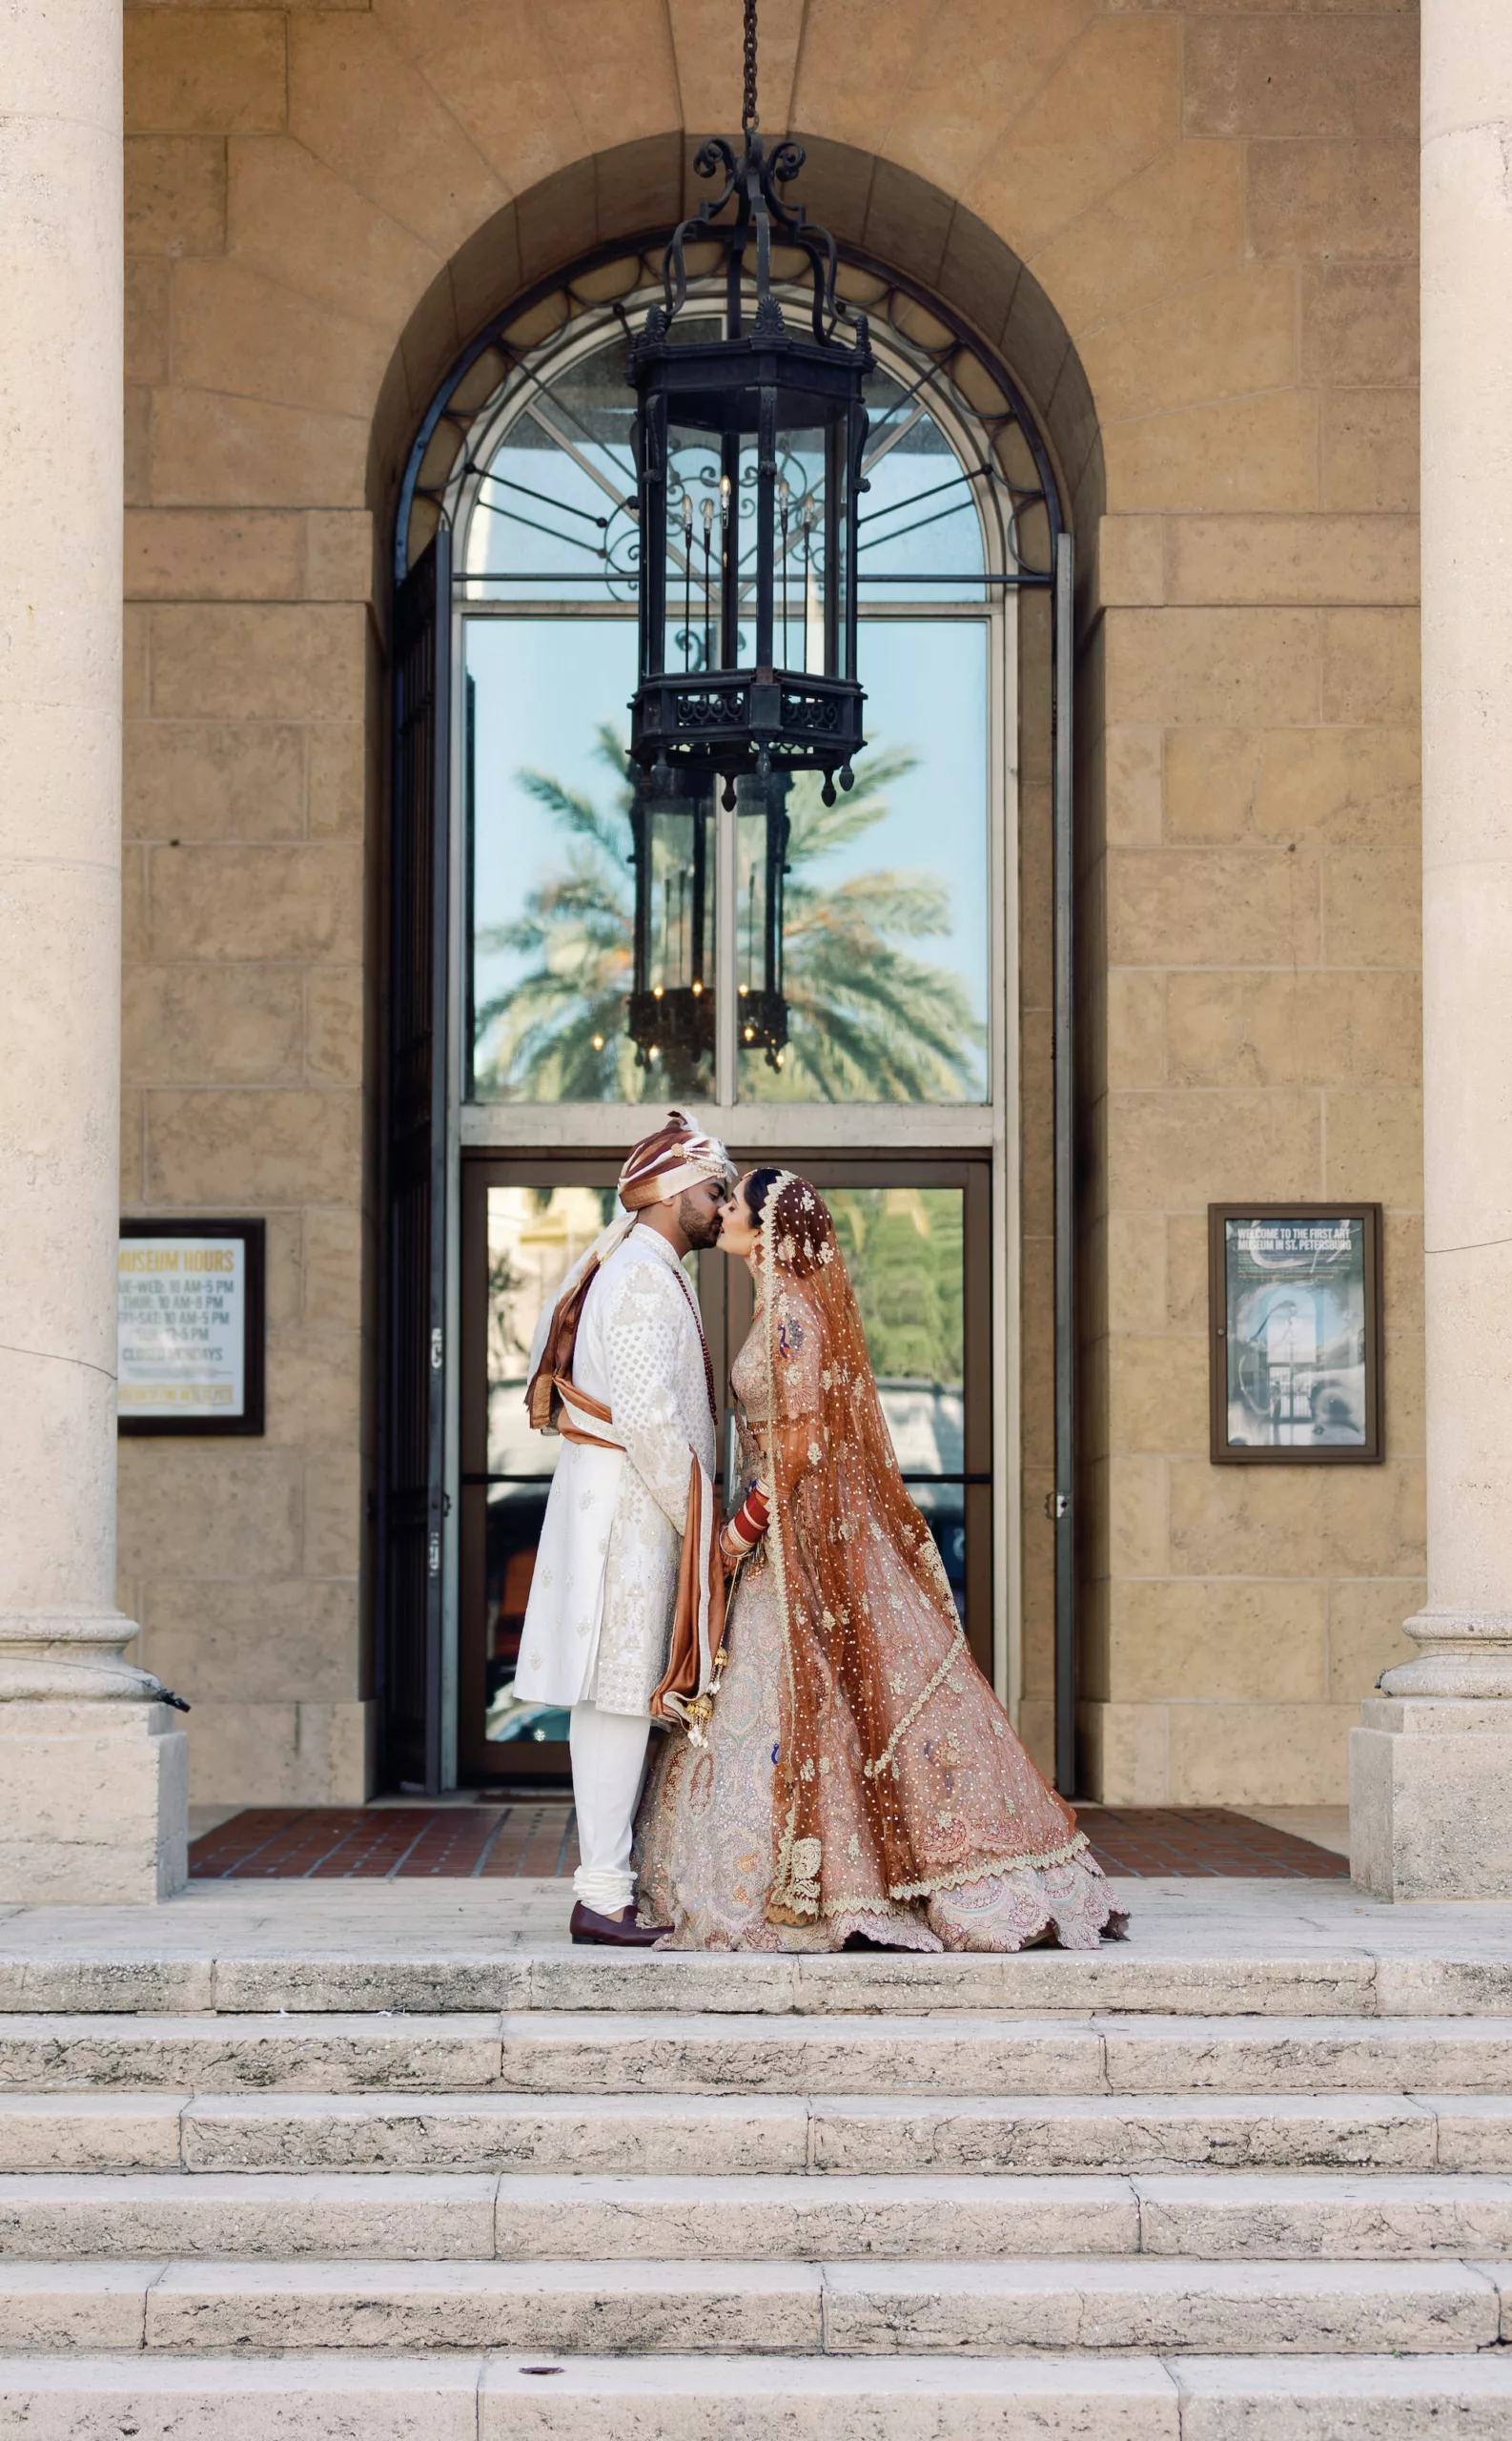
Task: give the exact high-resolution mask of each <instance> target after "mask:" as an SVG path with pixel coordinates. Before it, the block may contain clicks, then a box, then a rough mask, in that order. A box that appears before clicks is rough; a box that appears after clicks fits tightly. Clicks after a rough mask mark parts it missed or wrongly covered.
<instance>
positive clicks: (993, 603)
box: [404, 258, 1051, 1105]
mask: <svg viewBox="0 0 1512 2441" xmlns="http://www.w3.org/2000/svg"><path fill="white" fill-rule="evenodd" d="M646 272H647V265H646V263H645V261H644V258H625V259H624V260H623V261H622V262H620V263H617V264H612V265H608V266H605V267H604V268H603V270H601V271H600V272H599V273H597V274H593V275H585V276H583V277H582V278H580V279H579V280H577V281H576V282H574V283H570V284H568V285H567V286H564V287H563V288H562V289H561V290H559V291H557V292H555V293H554V295H553V296H552V297H548V298H546V299H545V300H544V301H542V302H541V303H538V304H537V305H536V306H535V307H533V308H532V309H531V311H530V313H529V314H527V315H526V316H524V317H522V318H521V319H520V320H519V321H517V322H516V323H514V324H512V325H509V326H506V328H505V331H504V332H503V334H502V336H501V338H500V339H498V340H497V341H496V342H495V343H494V344H493V345H492V346H490V347H488V348H485V349H484V350H483V351H482V352H481V353H480V355H479V356H478V358H477V360H476V362H475V363H474V364H473V365H472V366H471V367H470V368H468V370H467V371H466V372H465V374H464V376H463V377H462V379H460V381H459V383H458V384H457V386H456V388H455V390H454V391H453V393H452V395H451V397H450V399H449V400H448V401H447V404H446V407H445V409H444V411H443V412H442V414H441V415H440V418H439V422H438V424H437V426H436V427H435V429H434V430H433V432H432V434H431V436H430V439H429V446H428V448H427V451H426V454H425V457H424V459H423V462H421V465H420V469H419V484H418V485H417V486H416V487H415V488H414V489H413V490H412V491H411V493H410V495H409V497H408V498H407V500H406V502H405V504H404V509H405V519H406V521H407V523H406V528H405V530H406V534H407V539H408V542H409V545H410V548H411V550H412V552H413V551H414V550H415V549H418V547H419V544H420V543H421V542H422V541H423V539H424V537H425V534H426V532H427V530H428V528H430V527H433V526H434V523H435V520H436V517H437V516H438V514H441V513H444V514H446V515H447V516H448V517H449V519H450V522H451V523H452V527H453V532H454V538H455V539H454V549H453V564H454V569H455V574H456V589H457V594H458V615H459V618H460V639H459V646H460V649H459V655H458V659H459V665H460V671H461V689H462V703H461V706H460V708H461V710H462V713H463V719H462V723H461V740H462V744H461V754H460V789H461V796H462V831H463V836H462V840H461V843H460V844H461V847H462V863H463V868H464V875H465V879H464V890H463V899H464V906H463V916H462V930H463V942H464V946H463V968H464V1004H465V1005H464V1009H463V1012H462V1028H461V1031H462V1036H463V1052H464V1065H465V1071H466V1073H465V1077H464V1079H463V1091H464V1095H465V1097H467V1098H468V1099H470V1100H472V1101H473V1102H475V1103H483V1104H496V1105H497V1104H521V1103H524V1104H536V1105H540V1104H542V1103H548V1104H561V1103H578V1104H584V1103H585V1104H598V1105H603V1104H605V1103H625V1102H640V1101H664V1100H665V1099H666V1098H667V1097H668V1096H669V1095H677V1096H683V1097H688V1098H690V1099H694V1100H698V1101H701V1102H709V1101H715V1100H727V1099H731V1098H733V1099H735V1100H738V1101H741V1102H746V1103H749V1102H772V1101H783V1102H806V1103H810V1104H812V1103H815V1102H828V1103H842V1104H856V1103H871V1104H877V1103H895V1102H907V1103H913V1104H953V1105H961V1104H976V1105H982V1104H986V1103H989V1102H991V1100H992V1099H993V1098H994V1077H995V1074H996V1071H997V1069H998V1066H999V1064H1000V1062H1001V1058H1002V1042H1001V1039H1000V1034H1001V1029H1000V1027H999V1025H998V1024H997V1022H996V1009H997V996H996V995H997V987H996V986H995V985H994V974H996V973H997V968H998V965H999V962H1000V959H1001V954H1002V951H1001V943H1000V942H999V941H998V939H997V938H996V937H995V936H996V933H997V932H998V931H999V929H1000V926H1001V919H1002V912H1003V875H1004V872H1005V870H1006V868H1005V865H1004V857H1005V854H1006V852H1007V849H1006V844H1005V839H1006V832H1007V828H1008V826H1007V819H1006V818H1007V814H1008V810H1009V800H1010V796H1011V777H1012V762H1013V755H1012V749H1011V721H1010V718H1009V714H1010V712H1011V636H1012V621H1013V602H1014V587H1015V586H1016V585H1021V584H1023V583H1024V582H1026V581H1028V582H1030V583H1034V582H1042V581H1043V578H1044V576H1045V575H1047V574H1048V570H1049V558H1050V547H1051V546H1050V532H1049V523H1048V510H1047V499H1046V482H1045V470H1044V467H1043V463H1042V461H1041V460H1040V459H1039V456H1038V453H1037V451H1036V448H1035V445H1034V443H1033V442H1032V439H1031V436H1030V434H1029V431H1028V429H1027V427H1026V424H1025V422H1024V421H1023V420H1022V418H1021V416H1020V414H1019V412H1018V411H1017V408H1016V402H1015V401H1014V400H1012V399H1011V397H1010V396H1009V395H1008V392H1007V388H1006V384H1004V383H1002V382H1000V381H999V380H998V379H995V378H994V374H993V372H992V371H991V369H990V368H989V366H988V364H987V362H986V361H985V359H983V357H982V356H981V355H979V354H977V353H974V352H973V351H972V350H971V348H970V347H969V346H967V345H964V344H963V343H962V340H961V338H960V335H959V334H958V333H955V332H952V331H951V330H950V329H948V328H947V326H946V325H945V324H944V323H943V322H942V321H940V320H939V319H938V318H935V317H933V316H931V315H930V313H929V312H928V311H927V309H926V308H925V307H923V306H922V305H921V304H920V303H919V302H918V301H917V300H916V299H914V298H913V297H909V296H906V295H903V294H902V293H900V292H899V291H897V290H896V289H894V288H893V287H891V286H890V285H889V282H888V281H887V280H886V279H885V278H883V277H881V276H880V275H873V274H871V273H869V272H865V271H862V270H860V269H857V268H855V267H853V266H852V267H847V268H846V270H845V271H844V272H843V275H842V277H843V283H844V285H845V286H846V287H847V289H848V293H849V294H850V296H851V297H852V299H853V301H856V302H859V303H860V304H862V305H863V306H864V307H866V309H867V310H868V312H869V313H870V314H871V316H872V341H873V346H874V348H875V351H876V354H877V357H878V359H879V365H880V370H879V373H878V376H877V378H876V379H875V381H874V383H873V384H872V385H871V386H870V395H869V397H868V411H869V416H870V429H869V434H868V444H867V452H866V461H865V471H866V481H867V484H868V492H867V497H866V500H865V502H864V504H863V520H862V525H861V553H860V572H861V573H860V605H861V628H860V646H859V650H860V674H861V678H862V682H863V684H864V686H865V687H866V689H867V698H868V702H867V738H868V743H867V748H866V751H865V753H864V754H863V755H862V756H861V757H860V758H859V759H858V761H857V765H856V779H855V786H854V788H853V790H850V791H849V792H848V794H842V795H841V796H840V797H839V798H838V800H837V801H836V803H834V804H833V805H830V806H827V805H826V804H825V803H824V802H823V796H822V790H821V783H820V780H819V778H818V777H817V776H816V775H814V776H811V775H807V774H806V775H803V776H801V777H799V778H798V779H797V780H796V781H795V782H794V783H793V785H792V789H791V794H790V797H789V799H788V801H787V816H788V822H789V829H788V831H787V871H786V874H785V875H784V877H783V883H782V895H781V935H782V937H781V941H780V944H779V954H780V966H781V975H782V987H783V993H784V995H785V998H786V1002H787V1042H786V1044H785V1045H784V1047H783V1048H782V1050H781V1052H780V1054H779V1055H778V1056H773V1054H772V1052H771V1050H770V1048H769V1047H767V1048H765V1049H764V1047H763V1045H762V1044H761V1042H760V1041H749V1042H747V1041H746V1040H745V1039H744V1038H742V1030H740V1029H739V1028H737V1033H736V1039H737V1041H739V1043H740V1051H739V1056H738V1060H737V1062H736V1073H735V1077H734V1079H733V1087H734V1090H733V1094H732V1095H731V1094H730V1093H729V1091H728V1087H727V1083H726V1089H725V1092H724V1093H721V1092H720V1091H719V1090H718V1080H717V1079H716V1076H715V1071H714V1058H713V1053H712V1050H711V1049H710V1048H708V1047H707V1046H706V1045H705V1044H700V1043H697V1042H693V1043H690V1044H689V1045H687V1046H685V1047H684V1048H678V1047H677V1046H672V1047H671V1048H670V1049H664V1050H658V1049H657V1048H655V1047H653V1048H652V1049H651V1050H650V1051H649V1053H648V1052H647V1050H646V1048H645V1047H644V1043H643V1044H641V1045H640V1046H638V1044H637V1042H636V1041H635V1040H634V1039H633V1038H632V1036H631V1034H630V1032H629V1029H628V1023H627V1007H628V1001H629V995H630V993H631V989H632V977H633V973H634V969H635V964H636V947H637V943H636V925H637V920H638V912H639V921H640V923H641V926H642V928H643V934H644V937H643V939H642V942H641V961H642V967H643V972H644V977H645V980H646V982H647V984H648V985H649V988H650V989H651V990H652V991H653V992H654V991H656V990H658V989H665V990H673V989H677V988H679V987H682V988H683V989H684V991H685V989H686V988H687V987H689V986H690V984H693V983H694V982H695V979H696V987H697V989H698V990H699V991H705V990H706V991H708V992H710V993H712V994H715V995H730V994H733V995H735V996H736V999H737V1002H738V1001H739V999H740V997H741V996H742V995H744V994H745V993H746V992H747V991H749V990H750V989H752V988H753V985H754V979H755V977H756V976H757V974H758V971H759V970H761V969H762V933H763V927H764V925H765V924H766V913H767V911H766V891H767V887H768V883H769V880H770V876H769V875H768V873H767V872H766V870H765V867H764V859H763V855H762V852H761V842H762V839H763V835H764V826H763V825H762V824H760V823H756V822H747V821H746V820H744V819H741V820H737V821H732V822H730V823H728V824H726V825H725V826H723V827H720V826H717V825H714V824H709V825H704V824H701V823H700V822H699V821H698V820H696V819H695V818H694V817H692V816H691V815H690V816H689V817H688V818H687V819H686V820H685V821H684V822H682V823H681V824H680V823H677V822H663V823H661V824H660V825H658V826H657V829H656V833H655V836H654V838H649V837H644V854H645V856H646V858H647V860H648V864H649V870H648V871H647V872H645V874H644V876H643V877H642V880H641V888H640V892H639V911H638V893H637V873H636V870H635V863H634V848H635V841H634V830H633V826H632V821H631V809H632V804H633V790H632V787H631V773H630V769H629V767H628V766H627V763H626V756H625V741H626V736H627V730H628V714H627V709H626V707H627V702H628V698H629V696H630V693H631V691H632V689H633V687H634V685H635V676H636V586H637V575H638V564H639V535H638V532H637V527H636V521H635V483H634V468H633V462H632V456H631V422H632V411H633V406H634V397H635V394H634V391H633V390H632V388H631V387H630V384H629V381H628V379H627V359H628V351H629V346H630V342H631V338H632V336H633V333H634V331H635V329H636V327H637V325H638V322H639V320H640V318H641V316H642V315H643V314H644V310H645V307H646V305H647V304H648V303H649V301H650V297H651V294H652V293H653V292H652V291H651V289H650V287H649V285H648V283H647V278H646ZM705 294H706V296H707V316H706V318H707V322H708V326H709V328H710V329H714V328H716V327H717V325H718V311H719V303H718V297H717V295H716V294H715V293H714V292H713V289H712V286H711V284H710V283H708V282H705V285H704V289H703V290H701V289H700V288H699V287H698V286H697V285H695V287H694V289H693V293H692V298H691V300H690V305H689V308H688V309H686V311H685V312H684V316H683V317H682V318H680V322H679V328H680V329H684V328H686V330H687V335H688V337H689V338H693V337H695V336H698V335H699V328H700V325H699V320H698V315H697V306H698V304H699V302H700V301H701V299H702V297H703V296H704V295H705ZM784 304H785V310H787V311H789V312H790V314H791V315H792V318H794V320H795V321H802V320H803V319H804V318H806V311H807V308H806V301H805V298H804V297H803V295H802V294H801V293H800V292H798V291H797V290H794V291H793V292H791V294H790V296H789V295H787V294H785V296H784ZM813 471H814V470H812V469H810V468H808V467H807V464H806V463H805V462H804V460H803V456H802V452H801V450H795V451H794V453H793V454H792V460H791V462H790V463H785V464H784V466H783V468H782V469H781V476H782V481H783V483H784V485H785V486H786V490H785V495H784V497H785V504H786V520H787V523H786V529H785V533H786V549H785V553H784V557H783V564H782V565H783V591H782V606H781V610H780V613H779V615H780V617H781V618H782V620H783V621H784V624H785V626H786V632H787V652H786V655H785V656H784V658H785V662H786V666H787V667H804V666H806V662H805V654H806V649H807V633H806V630H807V623H808V622H810V621H811V619H812V616H813V605H814V601H815V598H816V590H817V588H816V583H815V577H816V554H817V553H818V552H819V551H821V550H822V548H823V531H822V526H821V525H820V524H819V523H818V521H817V520H815V519H814V518H813V517H812V516H811V514H810V513H809V509H808V502H809V499H810V496H811V493H812V490H813ZM427 472H429V473H430V475H431V476H432V477H433V478H434V480H433V481H432V482H430V483H429V485H427V481H426V477H427ZM718 487H719V470H718V467H717V465H716V464H714V463H713V462H712V459H711V453H710V452H708V451H707V450H706V449H704V450H701V449H699V448H690V449H688V450H686V451H684V453H682V455H681V456H680V457H679V458H678V460H677V462H675V465H674V482H673V484H672V486H671V503H672V505H671V514H672V516H673V518H674V520H675V521H676V533H675V538H674V539H675V541H676V544H677V561H678V565H679V568H680V572H681V587H682V590H681V598H680V599H676V600H672V599H669V603H668V615H669V621H670V620H671V619H672V618H673V617H674V616H675V620H676V625H675V629H674V633H675V637H676V647H677V649H678V650H679V651H680V652H681V654H682V655H683V659H684V666H685V667H689V668H693V669H697V668H699V667H703V666H705V657H706V656H707V655H708V654H709V650H710V642H709V622H710V618H711V616H712V611H711V604H712V602H713V599H714V597H715V595H716V594H717V590H718V565H717V557H716V558H715V560H714V564H713V567H712V571H711V565H710V558H711V552H713V553H716V554H717V548H718V539H717V538H718V529H719V521H720V519H721V517H722V516H723V515H725V513H726V511H727V504H725V503H721V502H720V500H719V498H718ZM742 488H744V486H742ZM747 505H748V503H746V502H744V501H741V502H738V503H736V504H735V507H734V510H733V515H734V521H735V530H736V532H737V534H740V533H741V532H742V525H741V520H742V516H743V514H744V512H745V510H746V507H747ZM741 547H742V550H743V551H744V544H742V545H741ZM752 558H753V554H752ZM743 564H744V562H743ZM752 574H754V569H753V568H752ZM816 648H817V640H816ZM643 836H644V834H643ZM727 863H732V865H733V872H731V871H729V870H726V864H727ZM722 890H723V892H725V923H724V927H723V930H720V931H719V938H720V940H721V942H722V944H723V950H724V957H723V961H722V962H721V961H717V960H716V959H715V957H714V955H713V954H712V944H713V942H714V939H715V934H716V931H717V930H719V928H717V927H716V926H715V924H714V920H713V909H714V906H715V903H716V901H717V899H718V897H719V893H720V892H721V891H722ZM731 901H732V902H733V904H732V908H731ZM768 952H769V945H768ZM763 971H765V970H763ZM999 983H1000V977H999Z"/></svg>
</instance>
